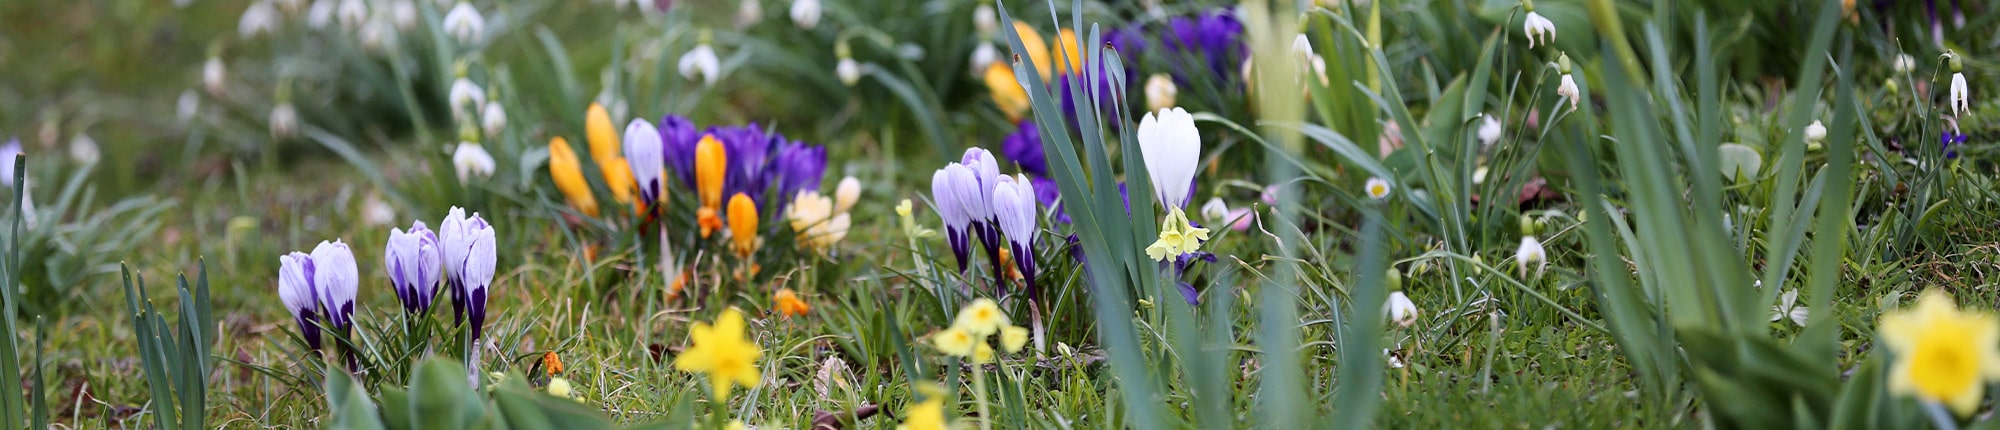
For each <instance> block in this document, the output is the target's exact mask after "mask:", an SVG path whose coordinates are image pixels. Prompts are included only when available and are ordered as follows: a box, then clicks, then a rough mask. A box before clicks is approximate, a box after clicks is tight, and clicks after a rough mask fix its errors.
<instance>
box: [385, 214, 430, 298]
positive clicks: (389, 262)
mask: <svg viewBox="0 0 2000 430" xmlns="http://www.w3.org/2000/svg"><path fill="white" fill-rule="evenodd" d="M442 252H443V248H440V245H439V243H438V237H437V234H436V233H433V232H431V229H430V228H429V227H426V226H424V222H423V221H416V222H413V223H411V224H410V230H409V231H403V229H400V228H399V229H392V230H389V244H388V246H387V248H386V249H384V250H383V252H382V268H383V269H385V270H388V271H389V283H390V284H392V286H394V287H395V288H396V298H397V299H399V300H402V302H403V311H404V312H408V313H409V314H411V315H423V314H427V313H429V312H430V309H431V299H432V298H434V297H436V296H437V284H438V281H439V280H440V279H443V278H444V254H443V253H442Z"/></svg>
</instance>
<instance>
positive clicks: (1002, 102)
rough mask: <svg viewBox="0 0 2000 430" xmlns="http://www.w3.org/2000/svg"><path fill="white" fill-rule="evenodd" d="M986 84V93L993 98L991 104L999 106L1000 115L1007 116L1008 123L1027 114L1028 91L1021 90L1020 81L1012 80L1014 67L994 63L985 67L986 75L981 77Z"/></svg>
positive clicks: (1018, 119)
mask: <svg viewBox="0 0 2000 430" xmlns="http://www.w3.org/2000/svg"><path fill="white" fill-rule="evenodd" d="M981 80H983V81H985V82H986V92H987V94H991V95H992V96H993V104H995V105H999V106H1000V113H1002V114H1006V115H1007V120H1008V121H1020V120H1021V114H1023V113H1027V112H1028V91H1027V90H1026V89H1022V88H1021V81H1018V80H1015V79H1014V66H1013V65H1011V64H1007V63H1004V62H999V61H995V62H993V64H991V65H988V66H986V74H985V76H982V77H981Z"/></svg>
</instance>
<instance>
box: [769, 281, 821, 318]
mask: <svg viewBox="0 0 2000 430" xmlns="http://www.w3.org/2000/svg"><path fill="white" fill-rule="evenodd" d="M771 302H772V304H771V305H772V306H773V307H776V308H778V314H779V315H784V316H785V317H786V318H791V317H795V316H800V315H805V314H806V312H811V311H812V305H808V304H806V301H805V300H800V299H799V293H797V292H794V291H792V289H790V288H784V289H780V290H778V294H776V295H772V296H771Z"/></svg>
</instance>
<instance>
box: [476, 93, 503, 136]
mask: <svg viewBox="0 0 2000 430" xmlns="http://www.w3.org/2000/svg"><path fill="white" fill-rule="evenodd" d="M479 121H480V125H481V126H483V128H485V131H486V138H487V139H488V140H491V139H498V138H499V136H500V133H501V132H504V131H507V109H506V108H503V107H500V102H499V101H489V102H486V111H485V112H480V113H479Z"/></svg>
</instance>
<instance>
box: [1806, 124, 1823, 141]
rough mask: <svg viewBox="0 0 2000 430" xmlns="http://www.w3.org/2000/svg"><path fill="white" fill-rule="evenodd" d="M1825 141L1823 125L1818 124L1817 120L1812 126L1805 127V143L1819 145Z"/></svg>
mask: <svg viewBox="0 0 2000 430" xmlns="http://www.w3.org/2000/svg"><path fill="white" fill-rule="evenodd" d="M1825 141H1826V126H1825V125H1823V124H1820V122H1819V120H1813V122H1812V124H1809V125H1806V142H1807V143H1819V142H1825Z"/></svg>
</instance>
